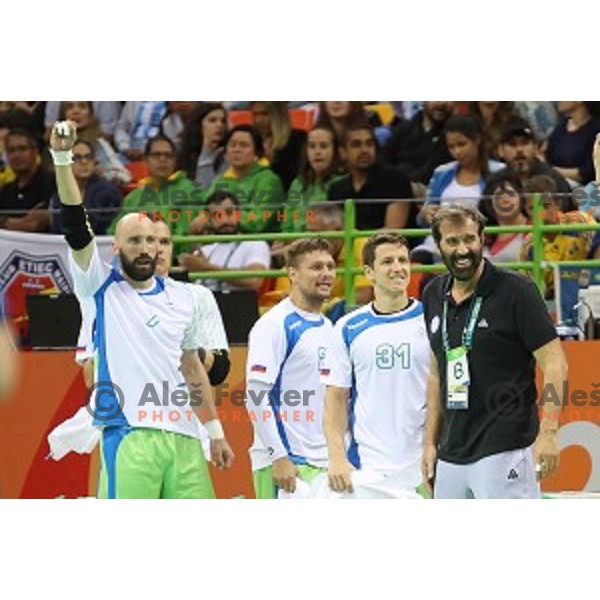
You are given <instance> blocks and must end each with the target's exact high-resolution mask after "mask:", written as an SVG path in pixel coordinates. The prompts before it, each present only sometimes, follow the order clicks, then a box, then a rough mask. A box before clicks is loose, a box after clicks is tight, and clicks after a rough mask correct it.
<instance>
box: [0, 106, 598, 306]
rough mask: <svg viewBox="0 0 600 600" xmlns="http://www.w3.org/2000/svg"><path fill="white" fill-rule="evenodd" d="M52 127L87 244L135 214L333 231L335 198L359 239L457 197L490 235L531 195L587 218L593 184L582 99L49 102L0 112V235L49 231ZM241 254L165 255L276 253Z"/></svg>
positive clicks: (495, 254)
mask: <svg viewBox="0 0 600 600" xmlns="http://www.w3.org/2000/svg"><path fill="white" fill-rule="evenodd" d="M63 119H68V120H71V121H74V122H75V123H76V124H77V128H78V136H79V138H78V139H79V141H78V143H77V144H76V146H75V148H74V157H73V158H74V172H75V176H76V178H77V182H78V184H79V186H80V189H81V191H82V194H83V198H84V203H85V205H86V208H87V209H88V213H89V217H90V223H91V226H92V228H93V229H94V231H95V233H96V234H99V235H102V234H111V233H113V232H114V227H115V223H116V220H118V218H120V216H121V215H122V214H124V213H125V212H127V211H140V210H141V211H147V212H148V213H149V214H154V215H157V214H159V213H160V215H161V217H162V218H163V219H164V220H165V222H167V223H169V225H170V227H171V229H172V232H173V233H174V234H179V235H188V234H193V235H201V234H203V233H215V234H235V233H238V232H242V233H245V232H249V233H261V232H277V231H283V232H294V233H299V232H303V231H331V230H341V229H343V223H344V221H343V212H342V208H341V204H340V203H339V202H336V201H342V200H345V199H347V198H352V199H355V201H356V224H357V228H358V229H361V230H371V229H379V228H383V227H386V228H393V229H403V228H407V227H410V228H413V227H424V228H425V227H428V226H429V224H430V223H431V219H432V217H433V214H434V213H435V211H436V210H437V209H438V208H439V207H440V206H441V205H443V204H447V203H452V202H456V201H460V202H463V203H467V204H472V205H475V206H478V207H479V208H480V209H481V210H482V212H483V213H484V214H485V215H486V216H487V218H488V220H489V222H490V223H492V224H500V225H518V224H527V223H531V219H532V198H533V195H534V194H542V202H543V205H544V208H546V212H545V215H547V216H546V217H545V218H546V219H547V221H548V222H595V217H596V214H595V213H594V211H590V210H587V211H583V210H580V206H578V205H577V204H576V203H575V202H574V201H573V194H572V191H573V190H574V189H576V188H578V187H580V186H583V185H585V184H587V183H589V182H590V181H592V180H593V179H594V165H593V161H592V149H593V146H594V140H595V137H596V135H597V134H598V133H599V132H600V103H597V102H571V101H564V102H562V101H561V102H500V101H498V102H451V101H429V102H412V101H404V102H336V101H334V102H290V103H287V102H267V101H254V102H245V103H243V102H166V101H138V102H131V101H128V102H118V101H115V102H89V101H85V102H84V101H58V102H57V101H53V102H0V228H3V229H6V230H12V231H22V232H37V233H55V234H59V233H61V230H60V219H59V218H58V217H59V215H58V207H59V202H58V197H57V194H56V189H55V184H54V177H53V175H52V173H51V161H50V160H49V156H48V153H47V140H48V135H49V131H50V127H51V126H52V124H53V123H54V122H55V121H56V120H63ZM374 200H379V202H372V201H374ZM553 215H554V216H553ZM556 215H559V217H556ZM557 218H558V219H559V221H557V220H556V219H557ZM357 242H360V241H357ZM243 244H251V246H242V245H241V244H240V243H239V242H238V243H233V244H227V245H222V244H211V245H210V246H195V245H192V244H189V245H188V244H178V245H177V246H176V251H175V255H176V257H177V258H176V262H177V264H178V265H179V266H180V267H181V268H184V269H187V270H189V271H205V270H211V269H213V270H218V269H228V268H253V269H260V268H269V267H270V266H277V265H278V264H280V263H279V262H278V261H279V257H280V256H281V253H282V252H283V250H284V249H285V245H284V244H282V243H275V244H271V245H267V244H266V242H244V243H243ZM544 244H545V246H544V248H545V249H544V252H545V254H546V255H547V257H550V259H552V260H561V259H580V258H581V259H583V258H586V257H596V258H598V257H600V238H599V237H598V236H594V235H593V232H579V233H575V234H568V235H567V234H554V235H547V236H545V239H544ZM412 246H413V247H412V260H413V261H415V262H421V263H427V264H428V263H433V262H436V261H438V260H439V257H437V256H436V250H435V245H434V244H433V243H432V240H431V239H430V238H422V239H415V241H414V242H413V244H412ZM336 249H337V253H338V256H337V258H338V264H340V263H341V264H343V263H344V256H343V248H342V245H341V244H339V248H336ZM355 250H356V252H355V254H356V256H360V243H358V244H357V245H356V248H355ZM486 252H487V255H488V257H490V258H491V259H492V260H494V261H497V262H511V261H518V260H521V259H525V260H526V259H528V258H530V257H531V241H530V236H529V235H525V234H501V235H497V236H493V237H492V236H490V237H489V238H488V239H487V240H486ZM362 283H363V282H361V281H360V278H359V279H357V293H358V294H359V295H362V301H367V300H368V299H369V294H368V293H364V289H363V286H362ZM547 283H548V286H549V288H551V286H552V281H551V277H550V279H549V281H548V282H547ZM219 285H221V284H219ZM228 285H229V286H230V287H231V288H232V289H235V288H236V287H252V288H255V289H257V290H260V291H261V292H262V293H263V294H264V293H274V292H280V293H285V284H284V283H283V282H277V283H275V282H273V283H271V285H268V284H267V282H265V281H263V280H261V279H260V278H249V279H247V280H239V281H238V282H231V283H230V284H228Z"/></svg>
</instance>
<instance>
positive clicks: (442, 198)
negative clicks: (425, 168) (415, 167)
mask: <svg viewBox="0 0 600 600" xmlns="http://www.w3.org/2000/svg"><path fill="white" fill-rule="evenodd" d="M444 135H445V137H446V144H447V145H448V150H449V151H450V154H451V156H452V157H453V158H454V161H452V162H449V163H446V164H444V165H440V166H439V167H437V168H436V169H435V171H434V172H433V175H432V177H431V180H430V181H429V186H428V187H427V200H426V202H425V205H424V206H423V207H422V208H421V210H420V211H419V214H418V215H417V224H418V225H419V226H421V227H430V226H431V222H432V220H433V215H434V214H435V213H436V212H437V211H438V210H439V208H440V206H442V205H445V204H453V203H455V202H460V203H461V204H466V205H469V206H473V207H475V208H476V207H477V205H478V204H479V201H480V199H481V196H482V193H483V190H484V188H485V185H486V181H487V178H488V177H489V176H490V174H492V173H495V172H497V171H499V170H500V169H502V167H504V164H503V163H500V162H498V161H495V160H489V159H488V157H487V152H486V147H485V140H484V139H483V134H482V131H481V124H480V122H479V121H478V120H477V119H476V118H475V117H473V116H471V115H467V116H464V117H462V116H453V117H450V118H449V119H448V121H446V125H445V127H444ZM438 257H439V251H438V248H437V246H436V244H435V242H434V240H433V237H432V236H431V235H429V236H427V237H426V238H425V240H424V241H423V243H422V244H420V245H419V246H417V247H416V248H414V250H413V252H412V253H411V260H412V261H414V262H418V263H422V264H431V263H432V262H433V261H434V260H435V259H436V258H438Z"/></svg>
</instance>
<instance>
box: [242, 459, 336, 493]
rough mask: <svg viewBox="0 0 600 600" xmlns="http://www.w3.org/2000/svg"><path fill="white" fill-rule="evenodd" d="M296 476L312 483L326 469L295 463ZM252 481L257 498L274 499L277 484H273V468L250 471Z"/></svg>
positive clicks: (325, 471)
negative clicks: (296, 468)
mask: <svg viewBox="0 0 600 600" xmlns="http://www.w3.org/2000/svg"><path fill="white" fill-rule="evenodd" d="M296 466H297V467H298V477H299V478H300V479H301V480H302V481H305V482H306V483H312V482H313V481H314V480H315V478H316V477H318V476H319V475H321V473H327V469H320V468H318V467H313V466H311V465H296ZM252 479H253V481H254V493H255V495H256V499H257V500H276V499H277V486H276V485H274V484H273V468H272V467H271V466H268V467H264V468H263V469H258V470H256V471H253V472H252Z"/></svg>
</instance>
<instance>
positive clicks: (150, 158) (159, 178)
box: [107, 135, 204, 252]
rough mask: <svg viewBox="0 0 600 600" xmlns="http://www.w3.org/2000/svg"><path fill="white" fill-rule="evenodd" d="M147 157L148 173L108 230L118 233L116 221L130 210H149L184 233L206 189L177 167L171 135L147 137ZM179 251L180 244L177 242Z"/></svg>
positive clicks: (151, 213)
mask: <svg viewBox="0 0 600 600" xmlns="http://www.w3.org/2000/svg"><path fill="white" fill-rule="evenodd" d="M145 161H146V165H147V167H148V172H149V173H150V175H149V177H146V178H145V179H142V180H141V181H140V183H139V186H138V187H137V188H136V189H135V190H133V191H132V192H130V193H129V194H127V196H125V200H124V202H123V208H122V209H121V211H120V212H119V214H118V215H117V216H116V218H115V219H114V220H113V222H112V223H111V225H110V227H109V228H108V230H107V233H108V234H109V235H113V234H114V233H115V228H116V226H117V222H118V221H119V219H120V218H121V217H123V216H124V215H125V214H126V213H128V212H138V211H139V212H146V213H147V214H148V216H149V217H151V218H152V219H153V220H162V221H165V222H166V223H168V224H169V226H170V227H171V232H172V233H173V234H175V235H185V234H186V233H187V231H188V227H189V225H190V222H191V221H192V219H193V218H194V217H195V216H196V214H197V213H198V210H199V208H202V206H204V192H203V190H202V188H201V187H200V186H199V185H198V184H197V183H196V182H195V181H191V180H190V179H188V178H187V177H186V176H185V172H184V171H178V170H177V153H176V151H175V144H174V143H173V142H172V140H170V139H169V138H167V137H165V136H161V135H157V136H156V137H154V138H152V139H151V140H149V141H148V143H147V145H146V150H145ZM176 249H177V251H178V252H180V251H181V249H182V248H181V247H180V246H178V245H176Z"/></svg>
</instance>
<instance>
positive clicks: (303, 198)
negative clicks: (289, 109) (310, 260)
mask: <svg viewBox="0 0 600 600" xmlns="http://www.w3.org/2000/svg"><path fill="white" fill-rule="evenodd" d="M339 178H340V159H339V151H338V146H337V144H336V143H335V133H334V131H333V129H330V128H328V127H326V126H325V125H316V126H315V127H314V128H313V129H312V130H311V131H310V133H309V134H308V138H307V142H306V145H305V150H304V156H303V158H302V164H301V166H300V172H299V173H298V177H296V179H294V181H293V182H292V185H291V186H290V190H289V193H288V206H289V208H290V210H291V209H296V210H298V216H299V217H300V218H299V219H298V220H294V219H291V218H288V219H287V220H286V221H284V222H282V224H281V230H282V231H283V232H286V233H300V232H302V231H306V210H307V209H308V208H310V206H311V205H313V204H318V203H321V202H325V201H326V200H327V193H328V190H329V186H330V185H331V184H332V183H333V182H334V181H336V180H337V179H339Z"/></svg>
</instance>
